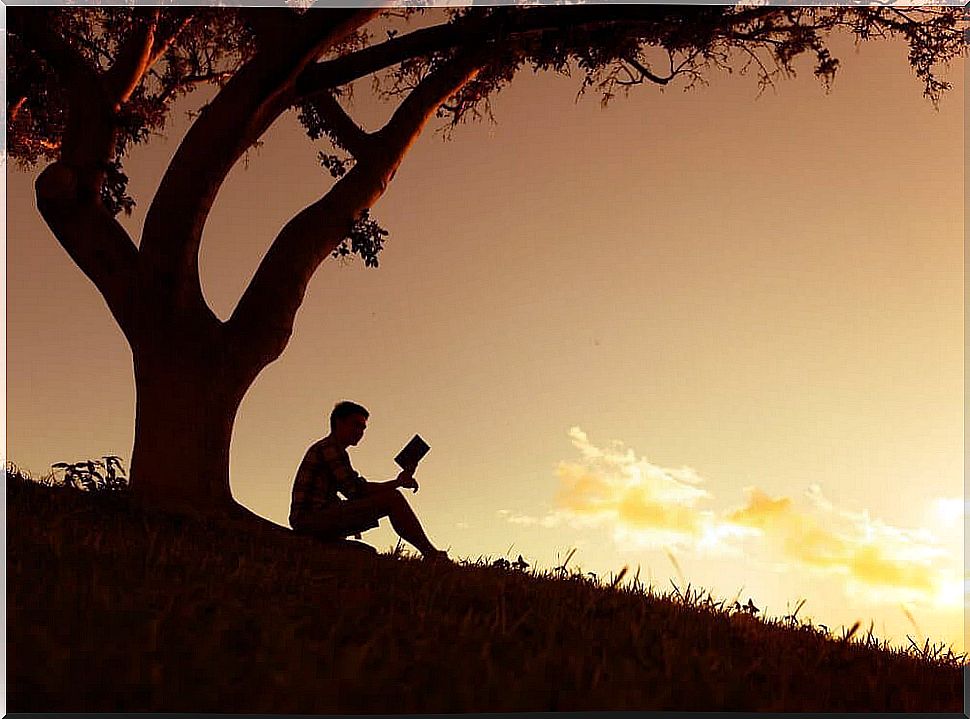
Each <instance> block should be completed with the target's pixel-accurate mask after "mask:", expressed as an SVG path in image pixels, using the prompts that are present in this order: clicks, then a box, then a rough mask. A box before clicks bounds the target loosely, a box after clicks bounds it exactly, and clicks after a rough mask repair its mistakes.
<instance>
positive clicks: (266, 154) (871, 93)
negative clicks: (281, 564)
mask: <svg viewBox="0 0 970 719" xmlns="http://www.w3.org/2000/svg"><path fill="white" fill-rule="evenodd" d="M832 47H833V49H834V50H835V55H836V56H837V57H839V58H840V59H841V60H842V67H841V68H840V70H839V73H838V75H837V77H836V79H835V81H834V83H833V86H832V91H831V93H830V94H826V93H825V91H824V87H823V85H822V83H821V82H820V81H819V80H817V79H816V78H814V77H813V76H812V73H811V66H810V60H809V59H808V58H803V59H802V60H801V61H800V62H797V63H796V68H797V69H799V74H798V76H797V77H796V78H793V79H785V78H779V79H777V81H776V83H777V86H776V89H775V90H774V91H773V90H771V89H770V88H769V89H768V90H767V91H765V92H764V93H762V94H761V95H760V96H759V88H758V84H757V79H756V76H755V73H754V72H753V71H751V72H749V73H748V74H747V75H744V76H741V75H739V74H738V73H734V74H732V75H727V74H724V73H714V74H708V75H707V79H708V81H709V83H710V84H709V85H707V86H704V85H699V86H697V87H695V89H693V90H691V91H690V92H684V91H683V83H681V84H673V85H671V86H670V87H668V88H666V89H665V90H664V91H661V90H660V88H658V87H656V86H653V85H650V86H643V87H638V88H634V91H633V92H631V93H630V95H629V97H626V98H624V97H622V96H621V97H618V98H617V99H615V100H614V101H613V102H612V103H611V104H610V105H609V107H607V108H605V109H604V108H602V107H601V106H600V103H599V101H598V96H596V95H595V94H594V93H592V92H590V93H588V94H587V95H586V96H584V97H582V98H580V99H579V101H578V102H577V101H576V93H577V91H578V89H579V84H580V78H579V76H578V75H577V76H574V77H572V78H568V77H562V76H557V75H553V74H540V75H534V74H533V73H532V72H531V70H526V71H523V72H522V73H521V74H520V75H519V76H518V77H517V78H516V79H515V81H514V82H513V83H512V84H511V86H509V87H508V88H507V89H506V90H504V91H503V92H502V93H500V94H499V95H497V96H496V97H494V98H493V101H492V105H493V110H494V114H495V117H496V120H497V124H496V125H490V124H489V123H488V122H484V123H479V124H471V125H464V126H461V127H459V128H458V130H457V131H456V132H455V133H454V136H453V138H452V139H451V140H450V141H445V140H443V139H442V136H441V135H440V134H438V133H436V132H435V131H434V128H435V127H437V125H433V126H432V127H430V128H429V129H428V130H426V132H425V133H424V135H423V136H422V137H421V138H420V140H419V141H418V142H417V143H416V145H415V146H414V147H413V149H412V151H411V152H410V154H409V155H408V156H407V158H406V159H405V161H404V163H403V165H402V166H401V168H400V169H399V170H398V172H397V174H396V176H395V178H394V180H393V182H392V184H391V185H390V187H389V189H388V191H387V193H386V194H385V195H384V196H383V197H382V198H381V199H380V200H379V201H378V203H377V204H376V205H375V206H374V208H373V210H372V216H373V217H374V218H376V219H377V220H379V221H380V222H381V224H382V225H383V226H384V227H386V228H387V229H388V230H389V232H390V235H389V237H388V238H387V241H386V244H385V249H384V250H383V252H382V253H381V255H380V266H379V267H378V268H376V269H375V268H366V267H364V265H363V263H362V261H360V260H359V259H357V260H355V261H353V262H351V263H349V264H341V263H339V262H337V261H335V260H328V261H326V262H325V263H324V264H323V266H321V268H320V269H319V270H318V272H317V273H316V275H315V276H314V279H313V281H312V283H311V285H310V287H309V289H308V291H307V294H306V298H305V301H304V303H303V305H302V308H301V310H300V312H299V314H298V316H297V321H296V325H295V330H294V334H293V337H292V339H291V341H290V343H289V346H288V347H287V349H286V351H285V352H284V354H283V356H282V357H281V358H280V359H279V360H277V361H276V362H274V363H273V364H271V365H270V366H269V367H267V368H266V369H265V370H264V371H263V372H262V374H261V375H260V376H259V377H258V378H257V380H256V382H255V384H254V385H253V386H252V388H251V389H250V391H249V393H248V394H247V395H246V397H245V399H244V400H243V403H242V405H241V407H240V411H239V414H238V417H237V420H236V424H235V430H234V435H233V440H232V449H231V468H230V469H231V487H232V491H233V494H234V496H235V497H236V499H237V500H238V501H240V502H241V503H242V504H244V505H245V506H247V507H249V508H250V509H252V510H253V511H255V512H257V513H258V514H260V515H262V516H264V517H267V518H269V519H271V520H272V521H275V522H278V523H280V524H286V518H287V513H288V509H289V501H290V492H291V487H292V482H293V477H294V474H295V472H296V469H297V466H298V465H299V463H300V460H301V459H302V457H303V454H304V452H305V451H306V449H307V447H308V446H309V445H310V444H311V443H313V442H314V441H316V440H317V439H319V438H320V437H322V436H324V435H325V434H326V433H327V431H328V426H327V418H328V416H329V412H330V409H331V408H332V407H333V405H334V403H335V402H337V401H339V400H343V399H350V400H353V401H356V402H359V403H361V404H363V405H364V406H365V407H367V408H368V409H369V411H370V413H371V414H370V420H369V426H368V429H367V432H366V434H365V435H364V439H363V441H362V442H361V443H360V444H359V445H358V446H357V447H352V448H351V449H350V456H351V460H352V462H353V464H354V466H355V468H356V469H357V470H358V471H359V472H360V473H361V474H362V475H364V476H365V477H367V478H368V479H371V480H378V481H380V480H385V479H389V478H391V477H393V476H395V475H396V473H397V471H398V470H397V467H396V465H394V463H393V457H394V455H395V454H396V453H397V452H398V450H399V449H400V448H401V447H403V445H404V444H405V443H406V442H407V440H408V439H410V437H411V436H412V435H413V434H415V433H419V434H420V435H421V436H422V437H423V438H424V439H426V440H427V441H428V443H429V444H430V445H431V447H432V449H431V452H430V453H429V454H428V455H427V457H426V458H425V459H424V460H423V462H422V464H421V466H420V468H419V470H418V472H417V474H416V478H417V480H418V482H419V484H420V490H419V491H418V492H417V493H416V494H412V493H410V492H407V498H408V500H409V502H411V504H412V506H413V507H414V509H415V511H416V512H417V514H418V516H419V517H420V518H421V520H422V522H423V523H424V526H425V528H426V529H427V531H428V534H429V535H430V537H431V539H432V541H434V542H435V543H436V544H438V545H439V546H442V547H444V548H447V549H448V550H449V553H450V555H451V556H452V557H456V558H458V557H468V558H470V559H473V560H474V559H476V558H478V557H479V556H482V555H484V556H487V557H491V558H497V557H501V556H508V557H509V558H510V559H515V558H516V557H517V556H518V555H519V554H521V555H522V556H523V557H524V558H525V560H526V561H527V562H529V563H531V564H533V565H535V566H536V567H540V568H542V567H545V568H551V567H553V566H555V565H557V564H560V563H561V562H562V561H563V560H564V559H565V556H566V554H567V553H568V552H569V551H570V550H571V549H573V548H575V549H576V552H575V554H574V555H573V557H572V559H571V560H570V566H571V567H576V568H579V569H581V570H582V571H591V572H595V573H596V574H598V575H599V576H603V577H607V576H609V575H610V574H612V575H614V576H615V574H616V573H617V572H619V571H620V570H621V568H622V567H623V566H628V567H629V574H628V575H627V576H628V577H632V576H633V575H634V573H635V572H636V571H637V570H638V569H639V570H640V579H641V581H644V582H651V583H652V584H653V586H654V587H656V588H657V590H658V591H666V590H668V589H670V587H671V584H670V583H671V582H674V583H676V584H678V585H681V586H682V585H683V584H685V583H686V582H688V581H689V582H690V583H691V585H692V586H693V587H695V588H696V587H701V588H704V589H706V590H709V591H710V592H711V593H712V594H713V595H714V596H715V597H721V598H727V599H729V600H733V599H734V598H735V597H738V598H740V600H741V602H742V603H744V602H745V601H746V600H747V599H748V598H749V597H750V598H751V599H752V600H753V601H754V603H755V604H756V605H757V606H758V607H760V608H761V609H762V610H763V611H764V612H766V613H767V614H768V615H770V616H781V615H784V614H787V613H788V612H789V611H791V610H792V609H793V608H794V607H795V605H796V604H797V603H798V602H799V601H800V600H802V599H805V603H804V605H803V607H802V609H801V610H800V613H799V616H800V617H802V618H811V619H812V620H813V621H814V622H816V623H823V624H826V625H827V626H829V627H831V628H832V629H833V630H836V629H837V628H838V627H840V626H845V627H848V626H851V625H852V624H853V623H854V622H855V621H856V620H859V621H861V622H862V624H863V631H865V630H867V629H868V628H869V626H870V621H871V622H872V624H873V633H874V634H875V635H876V636H877V637H880V638H885V639H889V640H890V641H891V642H892V643H894V644H897V645H905V644H907V643H908V641H907V639H906V636H907V635H910V636H912V637H914V638H915V639H916V640H917V641H918V643H919V644H920V645H922V643H923V641H924V639H925V638H926V637H929V639H930V640H931V642H943V643H945V644H947V645H952V646H953V648H954V649H955V650H956V651H963V650H964V647H965V639H964V622H963V606H964V586H965V581H964V580H965V574H964V569H963V564H964V560H963V526H964V516H965V504H964V495H963V451H962V450H963V444H962V442H963V396H964V387H963V297H964V295H963V267H964V264H963V233H964V214H963V208H964V191H965V187H964V175H963V167H964V160H963V158H964V153H963V138H964V135H963V124H964V88H965V81H964V63H963V62H959V63H954V64H953V65H952V66H951V68H950V70H949V71H947V72H946V79H948V80H949V81H950V82H952V83H953V89H952V90H951V91H949V92H948V93H947V94H946V95H945V96H944V98H943V100H942V103H941V105H940V109H939V111H936V110H934V109H933V106H932V104H931V103H930V101H929V100H928V99H926V98H925V97H923V96H922V95H921V92H922V84H921V82H920V81H919V80H918V79H917V78H916V77H915V74H914V73H913V71H912V69H911V67H910V66H909V65H908V63H907V59H906V53H907V48H906V47H905V45H904V44H902V43H900V42H895V41H874V42H869V43H864V44H862V45H861V46H860V47H859V48H858V49H857V48H855V47H853V45H852V42H851V39H848V38H844V37H840V38H838V39H833V41H832ZM737 65H740V61H739V62H738V63H737ZM367 90H368V86H367V84H362V85H361V86H360V87H358V89H357V94H356V95H355V98H356V99H355V101H354V103H353V106H352V107H351V108H350V111H351V112H352V114H354V116H355V117H356V118H357V119H358V120H359V121H360V122H361V123H362V124H364V125H365V127H366V129H376V128H377V127H378V126H379V125H380V124H381V122H382V121H383V119H386V118H387V117H388V116H389V113H390V111H391V107H390V106H389V105H384V104H381V103H379V102H377V101H373V100H369V99H368V98H367ZM203 98H204V95H203V94H198V93H197V94H195V95H193V96H191V97H190V98H189V100H188V101H187V102H184V103H183V104H181V105H179V106H177V108H176V111H175V113H174V114H173V122H172V124H171V126H170V127H169V129H168V131H167V137H166V138H159V139H157V140H156V141H154V142H153V143H152V144H150V145H148V146H144V147H139V148H136V150H135V151H134V152H133V153H132V154H131V156H130V158H129V159H128V160H127V162H126V168H127V171H128V174H129V176H130V177H131V191H132V193H133V195H134V197H135V199H136V200H137V201H138V202H139V204H138V206H137V207H136V209H135V211H134V213H133V214H132V215H131V216H130V217H124V216H121V217H120V219H121V222H122V224H124V225H125V227H126V228H128V229H129V231H130V232H131V233H132V234H133V236H134V237H135V238H137V237H138V229H139V227H140V224H141V222H142V220H143V218H144V211H145V209H146V208H147V206H148V203H149V200H150V197H151V194H152V193H153V191H154V189H155V188H156V187H157V184H158V181H159V179H160V178H161V175H162V172H163V170H164V167H165V164H166V162H167V161H168V160H169V159H170V158H171V156H172V154H173V153H174V151H175V149H176V147H177V145H178V141H179V139H180V138H181V136H182V134H183V133H184V132H185V130H186V128H187V127H188V122H189V119H188V116H187V114H186V112H187V110H189V109H192V108H197V107H198V106H199V104H200V103H201V102H202V99H203ZM263 139H264V143H263V145H262V146H261V147H260V148H258V149H256V150H253V151H251V152H250V153H249V155H248V157H247V162H246V163H240V164H239V166H238V167H236V168H235V169H234V171H233V172H232V174H231V175H230V176H229V178H228V180H227V182H226V183H225V185H224V187H223V189H222V191H221V193H220V195H219V197H218V199H217V201H216V204H215V206H214V208H213V211H212V214H211V216H210V219H209V222H208V225H207V227H206V230H205V235H204V239H203V244H202V249H201V271H202V282H203V289H204V292H205V296H206V298H207V300H208V302H209V303H210V305H211V306H212V308H213V310H214V311H215V312H216V314H217V315H219V316H220V317H222V318H226V317H228V316H229V314H230V313H231V311H232V308H233V306H234V304H235V302H236V301H237V300H238V298H239V296H240V294H241V293H242V291H243V289H244V287H245V285H246V283H247V282H248V280H249V278H250V277H251V276H252V273H253V271H254V270H255V268H256V266H257V263H258V262H259V260H260V258H261V257H262V255H263V253H264V252H265V251H266V249H267V248H268V246H269V243H270V242H271V240H272V238H273V237H274V236H275V234H276V233H277V232H278V231H279V230H280V228H281V227H282V226H283V224H284V223H285V222H286V221H287V220H289V218H290V217H292V216H293V215H294V214H295V213H296V212H298V211H299V210H300V209H302V208H303V207H304V206H306V205H307V204H308V203H310V202H312V201H313V200H314V199H316V198H317V197H318V196H320V195H321V194H322V193H323V192H325V191H326V189H327V187H329V185H330V183H331V182H332V180H331V179H330V177H329V174H328V173H327V172H326V170H324V169H322V168H321V167H320V166H319V164H318V162H317V160H316V153H317V151H318V150H321V149H325V147H324V145H322V144H318V145H316V146H315V145H314V143H313V142H311V141H310V140H309V139H307V138H306V136H305V134H303V133H302V131H301V130H300V127H299V125H298V122H297V121H296V118H295V117H294V116H293V115H289V116H286V117H284V118H282V119H281V120H280V121H279V122H277V123H276V124H275V125H274V126H273V127H272V128H271V129H270V131H269V132H268V133H267V134H266V136H265V137H264V138H263ZM36 172H37V171H36V170H35V171H32V172H22V171H20V170H17V169H15V168H8V173H7V180H6V181H7V216H6V219H7V223H6V225H7V238H6V243H7V244H6V282H7V296H6V301H7V335H6V336H7V376H6V382H7V384H6V390H7V405H6V415H7V420H6V422H7V424H6V426H5V431H6V457H7V458H8V459H10V460H12V461H14V462H16V463H17V464H18V465H20V466H21V467H24V468H27V469H29V470H30V471H32V472H33V473H34V474H35V475H38V474H42V473H44V472H46V471H48V470H49V467H50V465H51V463H53V462H58V461H76V460H80V459H86V458H89V457H98V456H101V455H105V454H117V455H120V456H121V457H122V458H123V460H124V461H125V464H126V466H127V463H128V460H129V459H130V456H131V447H132V442H133V427H134V407H135V404H134V402H135V395H134V382H133V378H132V368H131V353H130V350H129V349H128V346H127V344H126V343H125V340H124V338H123V336H122V334H121V332H120V330H118V328H117V327H116V326H115V325H114V324H113V322H112V320H111V317H110V315H109V313H108V311H107V308H106V306H105V304H104V302H103V300H102V299H101V297H100V295H98V293H97V291H96V290H95V289H94V287H93V285H91V283H90V282H89V281H88V280H87V278H85V277H84V276H83V275H82V274H81V273H80V271H79V270H77V268H76V267H75V266H74V265H73V264H72V263H71V261H70V259H69V257H68V256H67V254H66V252H65V251H64V250H63V249H62V248H61V247H60V246H59V245H58V244H57V243H56V241H55V240H54V238H53V236H52V234H51V233H50V231H49V230H48V229H47V228H46V227H45V226H44V225H43V223H42V222H41V220H40V218H39V216H38V214H37V212H36V209H35V206H34V204H33V198H32V182H33V179H34V177H36ZM171 464H172V467H171V468H172V471H178V469H179V458H178V457H176V456H173V457H172V458H171ZM364 541H366V542H368V543H370V544H373V545H375V546H377V547H378V548H379V549H381V550H386V549H389V548H390V547H392V546H393V545H394V544H395V541H396V535H395V534H394V532H393V530H392V529H391V528H390V526H389V523H388V522H387V520H386V519H385V520H382V524H381V527H380V528H379V529H375V530H372V531H370V532H368V533H366V534H365V535H364Z"/></svg>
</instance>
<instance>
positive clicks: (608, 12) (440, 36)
mask: <svg viewBox="0 0 970 719" xmlns="http://www.w3.org/2000/svg"><path fill="white" fill-rule="evenodd" d="M681 10H682V11H683V12H690V11H691V8H681ZM778 12H779V9H778V8H777V7H767V8H765V7H758V8H749V9H746V10H739V11H736V12H733V13H731V14H730V15H729V16H728V17H729V19H730V24H731V25H743V24H745V23H748V22H751V21H754V20H758V19H761V18H764V17H768V16H771V15H774V14H777V13H778ZM669 13H670V8H666V7H663V6H657V5H640V6H637V5H614V4H601V3H597V4H595V5H570V6H538V7H531V8H529V9H528V10H518V11H517V14H515V15H509V14H497V15H494V16H492V17H483V16H482V15H480V14H469V15H467V16H465V17H464V18H461V19H459V20H458V21H456V22H454V23H447V24H441V25H435V26H433V27H429V28H422V29H420V30H414V31H412V32H409V33H407V34H405V35H399V36H395V37H394V38H391V39H389V40H386V41H384V42H381V43H379V44H377V45H371V46H369V47H366V48H363V49H362V50H357V51H355V52H352V53H348V54H346V55H343V56H341V57H338V58H334V59H332V60H325V61H323V62H318V63H316V64H314V65H311V66H310V67H308V68H307V69H306V71H305V72H304V73H303V74H302V75H301V77H300V79H299V81H298V83H297V87H298V89H299V90H300V93H301V94H303V95H309V94H311V93H313V92H315V91H322V90H326V89H329V88H335V87H340V86H341V85H345V84H347V83H349V82H353V81H354V80H357V79H359V78H362V77H366V76H367V75H370V74H372V73H374V72H378V71H380V70H384V69H386V68H388V67H393V66H394V65H397V64H398V63H401V62H403V61H404V60H407V59H410V58H414V57H419V56H423V55H429V54H431V53H434V52H444V51H447V50H451V49H454V48H457V47H461V46H467V45H472V44H476V43H480V42H482V41H484V40H487V39H489V38H492V37H494V36H495V33H496V32H502V33H506V37H507V38H508V39H516V38H522V37H526V36H529V35H533V34H537V33H541V32H544V31H549V30H557V29H567V28H586V27H591V26H595V25H602V24H606V23H611V22H622V23H624V25H625V26H627V27H629V26H631V25H635V24H651V23H656V22H657V21H658V20H661V19H663V18H665V17H668V16H669Z"/></svg>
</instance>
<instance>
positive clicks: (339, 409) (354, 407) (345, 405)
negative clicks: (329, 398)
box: [330, 400, 370, 430]
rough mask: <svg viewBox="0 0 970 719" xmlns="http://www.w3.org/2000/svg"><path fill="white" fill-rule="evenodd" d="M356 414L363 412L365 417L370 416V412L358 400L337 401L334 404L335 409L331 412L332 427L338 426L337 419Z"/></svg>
mask: <svg viewBox="0 0 970 719" xmlns="http://www.w3.org/2000/svg"><path fill="white" fill-rule="evenodd" d="M354 414H362V415H364V416H365V417H370V412H368V411H367V410H366V409H364V408H363V407H361V406H360V405H359V404H357V403H356V402H350V401H347V400H344V401H343V402H337V404H335V405H334V406H333V410H332V411H331V412H330V429H332V430H333V429H336V428H337V420H338V419H343V418H344V417H350V416H351V415H354Z"/></svg>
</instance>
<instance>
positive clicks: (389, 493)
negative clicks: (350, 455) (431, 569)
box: [367, 489, 439, 555]
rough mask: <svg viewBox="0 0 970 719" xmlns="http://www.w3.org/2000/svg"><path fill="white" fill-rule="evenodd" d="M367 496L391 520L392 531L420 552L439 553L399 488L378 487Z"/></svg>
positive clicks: (427, 553)
mask: <svg viewBox="0 0 970 719" xmlns="http://www.w3.org/2000/svg"><path fill="white" fill-rule="evenodd" d="M367 496H368V498H369V499H371V498H372V499H373V501H374V503H375V505H376V506H377V507H379V508H380V511H381V512H386V514H387V517H388V519H390V520H391V526H392V527H394V531H395V532H397V533H398V534H399V535H400V537H401V539H403V540H404V541H405V542H410V543H411V544H413V545H414V546H415V547H417V548H418V549H419V550H420V552H421V554H426V555H434V554H438V553H439V550H438V549H437V548H436V547H435V546H434V545H433V544H432V543H431V540H430V539H428V535H427V534H425V533H424V529H423V528H422V527H421V522H419V521H418V517H417V515H416V514H415V513H414V510H413V509H411V505H410V504H408V500H407V499H406V498H405V497H404V495H403V494H401V492H400V491H399V490H397V489H378V490H374V491H372V492H371V493H370V494H368V495H367Z"/></svg>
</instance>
